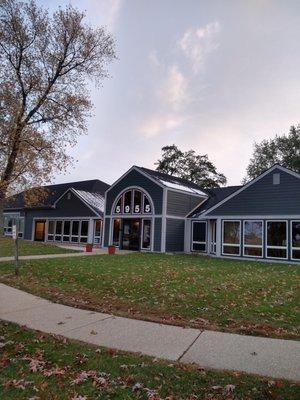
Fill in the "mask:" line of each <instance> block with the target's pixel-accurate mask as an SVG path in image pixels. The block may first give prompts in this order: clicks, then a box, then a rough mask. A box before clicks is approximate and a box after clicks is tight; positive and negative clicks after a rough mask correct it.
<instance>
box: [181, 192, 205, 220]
mask: <svg viewBox="0 0 300 400" xmlns="http://www.w3.org/2000/svg"><path fill="white" fill-rule="evenodd" d="M208 199H209V196H207V197H204V199H203V200H202V201H201V202H200V203H199V204H197V205H196V207H194V208H193V209H192V210H191V211H190V212H189V213H188V214H186V216H185V217H186V218H195V217H192V216H191V217H189V215H190V214H192V213H193V212H194V211H195V210H197V208H198V207H200V206H201V205H202V204H203V203H205V202H206V201H207V200H208Z"/></svg>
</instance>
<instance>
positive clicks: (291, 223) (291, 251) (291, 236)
mask: <svg viewBox="0 0 300 400" xmlns="http://www.w3.org/2000/svg"><path fill="white" fill-rule="evenodd" d="M293 222H296V223H297V222H298V223H299V224H300V219H298V220H291V221H290V258H291V260H293V261H298V262H300V258H293V251H300V247H293Z"/></svg>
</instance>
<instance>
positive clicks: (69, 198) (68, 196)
mask: <svg viewBox="0 0 300 400" xmlns="http://www.w3.org/2000/svg"><path fill="white" fill-rule="evenodd" d="M71 197H72V195H71V193H70V192H69V193H68V194H67V199H68V200H71Z"/></svg>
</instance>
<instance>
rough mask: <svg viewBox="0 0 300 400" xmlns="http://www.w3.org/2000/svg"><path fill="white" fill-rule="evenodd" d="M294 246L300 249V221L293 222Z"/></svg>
mask: <svg viewBox="0 0 300 400" xmlns="http://www.w3.org/2000/svg"><path fill="white" fill-rule="evenodd" d="M292 246H293V247H299V248H300V221H295V222H292ZM294 258H296V257H294Z"/></svg>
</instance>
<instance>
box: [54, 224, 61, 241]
mask: <svg viewBox="0 0 300 400" xmlns="http://www.w3.org/2000/svg"><path fill="white" fill-rule="evenodd" d="M62 223H63V222H62V221H56V225H55V241H56V242H60V241H61V233H62Z"/></svg>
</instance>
